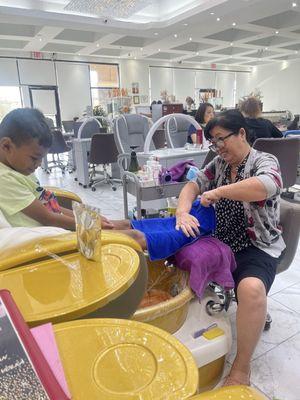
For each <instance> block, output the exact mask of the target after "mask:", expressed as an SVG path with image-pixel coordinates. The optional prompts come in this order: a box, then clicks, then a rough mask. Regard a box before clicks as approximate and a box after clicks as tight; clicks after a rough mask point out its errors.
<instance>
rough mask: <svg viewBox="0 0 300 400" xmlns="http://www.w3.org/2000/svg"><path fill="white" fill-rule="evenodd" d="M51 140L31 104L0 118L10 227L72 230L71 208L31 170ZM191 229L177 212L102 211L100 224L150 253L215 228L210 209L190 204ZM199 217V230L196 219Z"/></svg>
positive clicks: (3, 206)
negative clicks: (180, 226) (113, 217)
mask: <svg viewBox="0 0 300 400" xmlns="http://www.w3.org/2000/svg"><path fill="white" fill-rule="evenodd" d="M51 143H52V137H51V131H50V129H49V127H48V125H47V122H46V120H45V117H44V115H43V114H42V113H41V112H40V111H38V110H36V109H31V108H23V109H21V108H19V109H16V110H14V111H11V112H10V113H9V114H7V115H6V116H5V117H4V119H3V120H2V122H1V124H0V188H1V190H0V210H1V211H2V212H3V214H4V216H5V218H6V219H7V221H8V222H9V223H10V224H11V225H12V226H13V227H14V226H16V227H20V226H21V227H34V226H40V225H45V226H55V227H59V228H64V229H70V230H75V218H74V215H73V213H72V211H70V210H67V209H65V208H62V207H60V206H59V204H58V202H57V200H56V198H55V196H54V194H53V193H52V192H50V191H48V190H46V189H44V188H42V187H41V186H40V185H39V182H38V181H37V179H36V177H35V176H34V175H33V173H34V171H35V170H36V169H37V168H38V167H39V166H40V165H41V162H42V159H43V157H45V156H46V154H47V152H48V150H49V148H50V146H51ZM191 214H192V218H193V219H194V231H195V232H192V234H191V235H190V234H188V233H183V231H182V230H176V218H175V217H174V218H166V219H165V220H162V219H155V220H145V221H132V222H131V221H128V220H123V221H109V220H107V219H106V218H105V217H103V216H101V223H102V228H103V229H116V230H118V231H120V232H122V233H125V234H127V235H128V236H131V237H132V238H134V239H135V240H136V241H137V242H138V243H139V244H140V245H141V247H142V248H143V249H144V250H145V249H148V251H149V255H150V258H151V259H159V258H165V257H168V256H169V255H171V254H174V253H175V252H176V251H177V250H179V248H181V247H183V246H185V245H187V244H190V243H192V242H193V241H195V240H197V239H198V238H199V237H200V236H201V235H203V234H204V235H205V234H210V233H211V232H212V231H213V229H214V222H215V221H214V211H213V208H211V209H206V210H205V209H204V208H203V207H202V208H201V205H200V203H199V201H198V203H197V204H195V205H194V208H193V209H192V210H191ZM200 218H201V232H200V227H199V225H200V224H199V219H200Z"/></svg>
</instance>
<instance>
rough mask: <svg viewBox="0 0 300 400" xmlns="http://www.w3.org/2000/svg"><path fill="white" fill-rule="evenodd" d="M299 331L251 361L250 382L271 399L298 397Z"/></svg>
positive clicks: (299, 381)
mask: <svg viewBox="0 0 300 400" xmlns="http://www.w3.org/2000/svg"><path fill="white" fill-rule="evenodd" d="M299 365H300V333H298V334H296V335H294V336H293V337H291V338H289V339H288V340H286V341H285V342H283V343H281V344H280V345H279V346H277V347H276V348H274V349H272V350H271V351H269V352H267V353H265V354H263V355H262V356H261V357H259V358H257V359H256V360H254V361H253V362H252V366H251V371H252V372H251V382H253V384H254V385H255V386H257V387H258V388H259V389H261V390H262V391H263V392H264V393H266V394H267V395H268V396H269V397H271V398H272V399H278V400H279V399H280V400H299V398H300V380H299Z"/></svg>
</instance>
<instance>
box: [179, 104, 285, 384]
mask: <svg viewBox="0 0 300 400" xmlns="http://www.w3.org/2000/svg"><path fill="white" fill-rule="evenodd" d="M205 137H206V139H207V140H209V141H210V142H211V148H213V150H215V151H216V152H217V154H218V155H217V157H215V158H214V159H213V160H212V161H211V162H210V163H209V164H208V165H207V166H206V167H205V168H204V170H202V171H200V172H199V174H198V180H197V182H189V183H187V184H186V186H185V187H184V188H183V190H182V192H181V194H180V196H179V204H178V208H177V211H176V227H177V229H181V230H182V231H183V232H184V233H185V235H186V236H191V235H195V232H197V231H198V229H199V223H198V221H197V220H196V219H195V218H193V216H192V215H190V214H189V211H190V208H191V204H192V202H193V201H194V199H195V198H196V197H197V196H198V195H199V194H202V195H201V203H202V205H204V206H209V205H211V204H215V210H216V219H217V226H216V231H215V236H216V237H217V238H218V239H220V240H221V241H223V242H224V243H226V244H228V245H229V246H230V247H231V249H232V251H233V252H234V254H235V259H236V263H237V269H236V270H235V272H234V273H233V277H234V280H235V285H236V296H237V300H238V309H237V317H236V318H237V324H236V326H237V355H236V358H235V361H234V363H233V365H232V368H231V372H230V374H229V376H228V378H227V380H226V381H225V385H233V384H246V385H248V384H249V379H250V359H251V356H252V354H253V352H254V350H255V347H256V345H257V343H258V340H259V337H260V335H261V332H262V330H263V327H264V324H265V319H266V305H267V293H268V291H269V289H270V287H271V285H272V283H273V280H274V278H275V274H276V266H277V262H278V257H279V256H280V254H281V252H282V250H283V249H284V248H285V244H284V242H283V239H282V236H281V230H280V228H279V206H280V191H281V188H282V179H281V175H280V169H279V164H278V161H277V159H276V157H274V156H273V155H271V154H267V153H262V152H258V151H256V150H255V149H253V148H251V147H250V145H249V143H248V142H247V124H246V121H245V118H244V117H243V115H242V114H241V113H240V112H239V111H237V110H229V111H225V112H223V113H222V114H220V116H218V117H216V118H214V119H213V120H211V121H210V122H209V123H208V124H207V126H206V128H205Z"/></svg>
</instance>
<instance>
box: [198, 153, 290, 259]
mask: <svg viewBox="0 0 300 400" xmlns="http://www.w3.org/2000/svg"><path fill="white" fill-rule="evenodd" d="M228 167H229V166H228V164H227V163H226V162H225V161H224V160H223V159H222V158H221V157H220V156H216V157H215V158H214V159H213V160H212V161H211V162H210V163H209V164H208V165H207V166H206V167H205V168H204V169H202V170H201V171H200V172H199V173H198V176H197V181H196V182H197V184H198V186H199V189H200V193H203V192H205V191H207V190H212V189H215V188H217V187H219V186H223V185H224V183H223V182H224V179H226V171H227V170H228ZM243 176H244V177H243V179H247V178H250V177H256V178H257V179H259V180H260V181H261V182H262V184H263V185H264V186H265V188H266V191H267V198H266V200H263V201H256V202H251V203H249V202H242V204H243V208H244V216H245V224H244V227H245V229H246V233H247V237H249V238H250V241H251V243H252V244H253V245H254V246H256V247H258V248H260V249H261V250H263V251H265V252H266V253H268V254H270V255H271V256H272V257H279V256H280V254H281V253H282V251H283V250H284V248H285V243H284V241H283V238H282V235H281V227H280V223H279V218H280V193H281V190H282V178H281V173H280V167H279V163H278V160H277V158H276V157H275V156H273V155H272V154H268V153H264V152H261V151H257V150H255V149H253V148H251V150H250V153H249V156H248V159H247V161H246V164H245V167H244V172H243ZM228 222H229V223H230V221H228Z"/></svg>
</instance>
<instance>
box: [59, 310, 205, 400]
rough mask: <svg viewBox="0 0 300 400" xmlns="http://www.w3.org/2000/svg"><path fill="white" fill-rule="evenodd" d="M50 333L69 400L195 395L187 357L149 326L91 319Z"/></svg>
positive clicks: (191, 362) (194, 375) (179, 346)
mask: <svg viewBox="0 0 300 400" xmlns="http://www.w3.org/2000/svg"><path fill="white" fill-rule="evenodd" d="M54 333H55V338H56V342H57V345H58V349H59V353H60V357H61V361H62V364H63V367H64V371H65V376H66V380H67V383H68V386H69V389H70V392H71V394H72V399H74V400H87V399H88V400H96V399H103V400H104V399H105V400H122V399H123V400H154V399H155V400H160V399H161V400H166V399H168V400H184V399H188V398H189V397H191V396H192V395H194V394H195V393H196V392H197V386H198V370H197V366H196V364H195V361H194V360H193V357H192V355H191V353H190V352H189V351H188V350H187V349H186V348H185V347H184V346H183V345H182V344H181V343H180V342H179V341H178V340H177V339H175V338H174V337H173V336H172V335H170V334H169V333H167V332H165V331H163V330H161V329H158V328H156V327H153V326H151V325H149V324H143V323H140V322H136V321H128V320H115V319H97V318H96V319H90V320H84V321H83V320H82V321H80V320H79V321H71V322H67V323H62V324H58V325H55V326H54ZM79 365H80V367H79Z"/></svg>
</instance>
